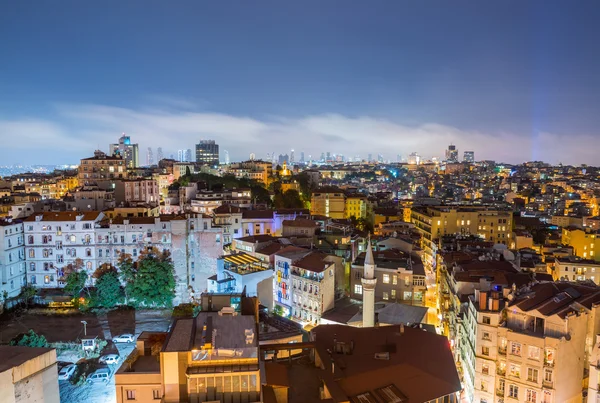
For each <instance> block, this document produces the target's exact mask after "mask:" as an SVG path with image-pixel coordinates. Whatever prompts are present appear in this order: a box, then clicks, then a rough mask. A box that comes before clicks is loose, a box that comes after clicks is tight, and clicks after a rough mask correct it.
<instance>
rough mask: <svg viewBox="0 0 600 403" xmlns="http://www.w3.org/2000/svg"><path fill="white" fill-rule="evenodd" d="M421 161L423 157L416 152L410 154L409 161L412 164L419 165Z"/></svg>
mask: <svg viewBox="0 0 600 403" xmlns="http://www.w3.org/2000/svg"><path fill="white" fill-rule="evenodd" d="M419 162H421V157H420V156H419V154H417V153H416V152H413V153H410V155H409V156H408V163H409V164H411V165H419Z"/></svg>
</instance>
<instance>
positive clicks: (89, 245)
mask: <svg viewBox="0 0 600 403" xmlns="http://www.w3.org/2000/svg"><path fill="white" fill-rule="evenodd" d="M103 217H104V214H103V213H102V212H98V211H87V212H75V211H73V212H71V211H66V212H49V213H36V214H33V215H31V216H29V217H27V218H26V219H25V220H23V225H24V236H25V259H26V267H27V280H28V283H29V284H31V285H33V286H36V287H42V288H56V287H59V286H63V285H64V270H63V268H64V267H65V266H67V265H74V264H75V261H76V259H81V261H82V263H83V269H85V270H86V271H87V273H88V275H90V276H91V275H92V274H93V273H94V271H95V270H96V268H97V267H98V262H97V257H96V256H97V252H96V243H95V242H94V237H95V226H96V224H97V223H99V222H100V221H101V220H102V218H103Z"/></svg>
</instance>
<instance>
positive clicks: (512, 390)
mask: <svg viewBox="0 0 600 403" xmlns="http://www.w3.org/2000/svg"><path fill="white" fill-rule="evenodd" d="M508 397H512V398H513V399H518V398H519V387H518V386H517V385H510V386H509V387H508Z"/></svg>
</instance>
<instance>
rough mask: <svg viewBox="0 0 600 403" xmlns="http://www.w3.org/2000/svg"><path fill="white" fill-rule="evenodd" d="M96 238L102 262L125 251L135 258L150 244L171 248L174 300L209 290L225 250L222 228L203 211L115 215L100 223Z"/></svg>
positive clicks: (99, 258) (184, 299) (160, 247)
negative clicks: (214, 224)
mask: <svg viewBox="0 0 600 403" xmlns="http://www.w3.org/2000/svg"><path fill="white" fill-rule="evenodd" d="M94 239H95V242H96V243H95V247H96V250H97V255H96V259H97V261H98V264H99V265H101V264H103V263H110V264H113V265H116V264H117V262H118V259H119V256H120V255H121V254H122V253H127V254H130V255H131V256H132V257H133V259H136V258H137V257H138V256H139V254H140V252H141V251H142V250H143V249H147V248H153V247H156V248H157V249H159V250H161V251H163V250H167V251H169V252H170V253H171V257H172V259H173V265H174V268H175V278H176V281H177V285H176V299H175V301H174V303H180V302H183V301H188V300H189V298H190V297H191V296H192V295H199V294H200V293H202V292H204V291H206V289H207V284H208V278H209V277H210V276H212V275H213V273H215V271H216V269H217V258H218V257H220V256H221V255H222V254H223V241H222V229H221V228H219V227H213V226H212V219H211V218H210V217H208V216H205V215H202V214H189V215H179V216H174V215H166V216H159V217H129V218H124V217H115V218H113V219H111V220H103V221H102V222H101V223H99V224H98V225H97V228H96V231H95V238H94Z"/></svg>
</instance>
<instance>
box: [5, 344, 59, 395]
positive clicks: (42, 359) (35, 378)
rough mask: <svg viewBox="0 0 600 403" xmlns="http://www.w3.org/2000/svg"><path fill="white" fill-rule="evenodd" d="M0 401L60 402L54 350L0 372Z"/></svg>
mask: <svg viewBox="0 0 600 403" xmlns="http://www.w3.org/2000/svg"><path fill="white" fill-rule="evenodd" d="M0 391H1V392H2V393H0V403H60V395H59V391H58V371H57V369H56V350H51V351H49V352H47V353H44V354H41V355H39V356H37V357H34V358H32V359H30V360H28V361H25V362H24V363H22V364H21V365H18V366H15V367H12V368H10V369H8V370H7V371H4V372H2V373H0Z"/></svg>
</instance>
